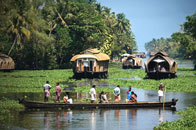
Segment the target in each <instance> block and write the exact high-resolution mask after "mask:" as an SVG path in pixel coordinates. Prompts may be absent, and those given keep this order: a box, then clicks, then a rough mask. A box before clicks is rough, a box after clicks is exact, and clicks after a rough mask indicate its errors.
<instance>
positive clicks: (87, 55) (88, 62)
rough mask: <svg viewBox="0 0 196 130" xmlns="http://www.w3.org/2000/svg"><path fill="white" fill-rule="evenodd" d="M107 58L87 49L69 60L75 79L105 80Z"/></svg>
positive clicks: (94, 50) (96, 51) (98, 52)
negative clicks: (71, 63)
mask: <svg viewBox="0 0 196 130" xmlns="http://www.w3.org/2000/svg"><path fill="white" fill-rule="evenodd" d="M109 60H110V58H109V56H108V55H106V54H104V53H101V52H100V51H99V50H97V49H87V50H85V51H83V52H81V53H80V54H78V55H75V56H73V57H72V58H71V62H73V72H74V77H75V78H82V77H86V78H107V77H108V64H109Z"/></svg>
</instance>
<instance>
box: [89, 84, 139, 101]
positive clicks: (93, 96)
mask: <svg viewBox="0 0 196 130" xmlns="http://www.w3.org/2000/svg"><path fill="white" fill-rule="evenodd" d="M95 88H96V85H93V86H92V88H91V89H90V92H89V94H90V97H91V103H94V102H95V101H96V95H97V94H96V90H95ZM113 94H114V102H116V103H118V102H120V101H121V96H120V85H117V87H115V88H114V90H113ZM127 100H128V102H137V94H135V93H134V92H133V91H131V87H130V88H129V90H128V91H127ZM99 103H108V98H107V93H104V92H103V91H102V92H101V93H100V95H99Z"/></svg>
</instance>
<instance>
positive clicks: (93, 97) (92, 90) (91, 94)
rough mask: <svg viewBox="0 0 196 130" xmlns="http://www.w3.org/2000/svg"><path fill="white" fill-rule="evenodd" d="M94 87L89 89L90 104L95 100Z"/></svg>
mask: <svg viewBox="0 0 196 130" xmlns="http://www.w3.org/2000/svg"><path fill="white" fill-rule="evenodd" d="M95 87H96V85H93V86H92V88H91V89H90V92H89V94H90V96H91V103H94V102H95V100H96V90H95Z"/></svg>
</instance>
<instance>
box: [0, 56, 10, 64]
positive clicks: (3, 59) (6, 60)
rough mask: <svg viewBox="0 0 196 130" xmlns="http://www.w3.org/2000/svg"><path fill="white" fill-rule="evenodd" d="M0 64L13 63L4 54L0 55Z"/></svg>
mask: <svg viewBox="0 0 196 130" xmlns="http://www.w3.org/2000/svg"><path fill="white" fill-rule="evenodd" d="M0 62H10V63H11V62H13V60H12V58H11V57H9V56H8V55H5V54H0Z"/></svg>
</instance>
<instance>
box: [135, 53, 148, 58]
mask: <svg viewBox="0 0 196 130" xmlns="http://www.w3.org/2000/svg"><path fill="white" fill-rule="evenodd" d="M136 56H137V57H140V58H146V53H145V52H138V53H136Z"/></svg>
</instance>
